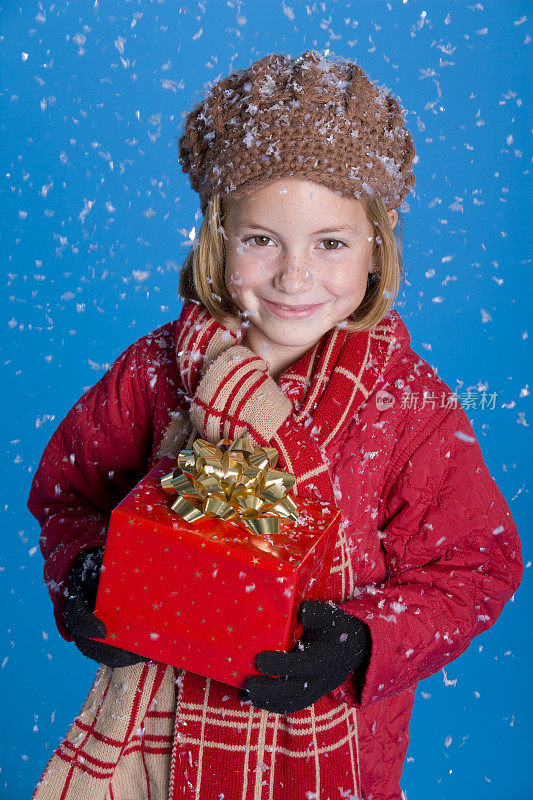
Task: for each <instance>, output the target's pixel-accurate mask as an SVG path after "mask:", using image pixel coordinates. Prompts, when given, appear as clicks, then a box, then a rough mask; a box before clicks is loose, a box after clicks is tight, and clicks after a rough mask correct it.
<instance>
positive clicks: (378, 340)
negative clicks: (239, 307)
mask: <svg viewBox="0 0 533 800" xmlns="http://www.w3.org/2000/svg"><path fill="white" fill-rule="evenodd" d="M398 325H399V326H400V328H403V327H404V326H403V323H402V322H401V320H400V317H399V315H398V313H397V312H396V311H394V310H393V311H390V312H389V314H388V315H387V316H386V317H385V318H384V319H383V320H382V321H381V322H380V323H379V324H378V325H376V326H375V327H374V328H373V329H372V330H370V331H365V332H359V333H347V332H346V331H345V330H342V329H339V328H333V329H331V330H330V331H328V332H327V333H326V334H324V336H323V337H322V338H321V340H320V341H319V342H318V343H317V344H316V345H315V346H314V347H312V348H311V349H310V350H309V351H308V352H307V353H306V354H305V355H304V356H303V357H302V358H301V359H300V360H298V361H297V362H296V363H295V364H294V365H292V366H291V367H290V368H288V369H287V370H285V371H284V372H283V373H282V375H281V376H280V378H279V381H278V387H279V397H278V398H277V399H276V397H275V393H273V395H272V397H273V398H274V400H272V397H270V398H269V400H270V402H274V405H276V404H277V405H276V408H278V409H281V413H280V414H279V415H278V419H279V422H280V424H279V428H277V430H275V431H274V433H273V435H272V437H271V439H270V444H271V445H272V446H274V447H276V448H277V449H278V452H279V458H280V468H283V469H287V470H289V471H290V472H292V473H294V474H295V475H296V476H297V481H296V484H295V489H294V491H295V493H297V494H300V495H301V496H307V497H312V498H314V499H321V500H324V501H328V502H334V500H335V494H334V489H333V487H332V484H331V479H330V473H329V469H328V460H327V456H326V448H327V447H328V446H329V445H330V444H331V443H334V442H335V441H336V440H338V439H342V436H343V432H344V431H345V428H346V427H347V426H348V425H349V424H350V422H351V420H352V419H353V417H354V414H355V413H356V412H357V410H358V409H359V408H360V406H361V405H362V403H364V402H365V401H366V400H367V399H368V398H369V396H370V395H371V394H372V392H373V391H374V389H375V387H376V384H377V382H378V381H379V380H380V378H381V377H382V375H383V372H384V370H385V369H386V367H387V365H388V363H389V360H390V357H391V354H392V352H393V351H394V349H395V345H396V339H397V337H396V335H395V333H396V334H397V333H398ZM177 330H178V335H177V340H176V358H177V361H178V365H179V369H180V376H181V386H180V387H179V390H178V394H179V395H180V397H179V404H178V409H177V410H175V411H174V412H171V414H170V419H169V423H168V425H167V428H166V430H165V432H164V434H163V437H162V439H161V440H160V441H159V445H158V446H156V447H155V449H154V452H153V454H152V458H151V460H150V463H149V464H148V465H147V467H150V466H152V465H153V464H155V463H156V462H157V460H158V459H159V458H161V457H162V456H163V455H164V454H165V453H169V452H170V453H173V454H174V455H177V453H178V452H179V450H180V449H182V448H183V447H190V446H191V445H192V442H193V441H194V440H195V439H196V438H198V436H202V438H203V434H204V431H202V430H198V429H194V428H192V426H191V423H190V421H189V419H188V413H187V406H188V405H189V404H191V405H192V404H193V403H194V402H195V398H196V399H197V400H198V399H199V398H198V392H199V391H200V389H201V386H202V382H203V376H204V377H205V376H207V375H208V374H210V370H211V369H212V368H214V373H213V374H212V375H211V377H212V378H213V380H212V381H209V380H208V381H207V383H210V387H209V388H207V389H205V386H204V389H205V391H204V393H203V400H202V402H203V403H204V404H205V405H206V407H207V408H211V407H212V405H213V404H214V409H215V411H216V397H217V396H218V394H217V392H218V388H219V387H217V386H216V383H217V381H218V380H220V383H224V382H225V381H228V380H229V381H232V380H237V383H238V386H239V387H242V386H244V385H246V382H247V380H248V379H250V380H251V381H252V384H253V381H254V380H255V379H254V378H253V376H252V378H250V376H249V375H248V376H246V375H244V376H243V375H238V376H237V378H235V376H231V377H230V376H228V374H227V373H226V372H224V368H223V367H221V365H223V364H224V363H225V362H224V353H229V354H230V355H231V352H230V351H231V350H232V349H233V348H235V347H240V346H241V342H242V331H241V329H240V328H239V327H236V326H235V325H233V324H231V323H228V325H221V324H220V323H217V322H216V321H215V320H213V319H212V318H211V317H210V315H209V314H208V312H207V311H206V309H205V308H204V307H203V306H200V305H198V304H195V303H187V304H186V305H185V307H184V308H183V311H182V313H181V315H180V319H179V321H178V328H177ZM250 355H251V356H252V358H251V364H252V366H253V368H254V369H253V371H254V372H257V368H258V363H257V362H258V361H260V359H257V358H255V361H254V357H253V354H251V353H250ZM219 359H221V361H220V360H219ZM217 362H218V363H217ZM221 369H222V371H220V370H221ZM245 369H246V368H245ZM260 371H261V370H260ZM234 389H235V387H230V390H231V391H230V393H229V394H230V395H231V392H232V391H233V390H234ZM238 390H240V389H235V391H238ZM200 393H201V392H200ZM252 395H253V391H252V392H247V398H248V399H247V401H246V403H248V402H249V400H250V397H251V396H252ZM206 398H207V399H206ZM287 398H288V399H289V400H290V402H291V405H292V413H289V415H288V416H286V413H285V412H286V409H287V405H286V399H287ZM246 403H245V404H244V406H243V404H241V406H240V408H241V411H242V408H243V407H245V405H246ZM249 407H250V408H252V412H251V413H252V416H253V414H254V412H253V407H251V406H249ZM228 413H229V415H230V419H229V422H228V424H233V425H234V429H235V430H236V431H237V433H238V432H239V430H240V429H239V425H240V424H243V423H244V425H245V427H246V428H247V429H248V431H250V430H251V432H252V433H253V437H252V438H255V441H256V443H261V434H260V432H258V431H257V429H256V426H254V425H253V421H252V424H250V421H249V420H246V419H244V420H242V419H240V418H238V419H231V409H229V411H228ZM273 419H275V414H274V417H273ZM259 427H260V426H259ZM339 537H341V534H339ZM337 546H338V547H339V548H340V549H342V547H343V543H342V540H341V538H339V542H338V544H337ZM347 561H348V558H346V557H345V553H344V550H343V551H342V560H341V562H342V565H343V566H342V567H341V568H339V569H343V570H344V571H346V576H344V574H343V576H342V585H343V586H344V585H345V583H346V586H347V588H346V594H347V597H349V596H350V594H351V593H352V592H353V588H354V587H353V575H352V576H351V577H350V579H349V580H348V572H349V571H348V568H347V567H346V566H344V565H345V564H346V563H347ZM345 578H346V580H345ZM309 741H313V742H314V755H312V756H311V757H309V752H308V748H309V744H308V743H309ZM319 752H320V753H322V754H323V756H324V755H325V757H326V762H324V763H325V766H326V767H327V769H325V768H324V763H323V762H321V761H320V759H319V756H318V753H319ZM304 755H305V756H306V757H305V758H302V756H304ZM266 761H268V762H269V770H270V780H269V781H266V780H264V779H263V769H264V768H265V764H264V762H266ZM321 763H322V768H321ZM334 765H337V766H336V767H335V768H334ZM339 765H340V766H339ZM274 768H275V769H276V774H277V775H278V776H281V777H282V776H286V780H287V781H290V784H289V785H290V786H291V789H290V792H293V793H294V796H305V791H306V790H308V791H309V793H310V794H309V796H315V797H316V798H317V800H318V798H321V797H323V796H324V797H326V796H329V795H330V794H331V796H332V797H333V796H338V791H339V775H342V774H344V775H345V777H346V781H345V783H346V785H345V788H346V791H347V792H348V793H347V794H346V796H350V795H352V796H354V797H359V796H360V783H361V779H360V769H359V746H358V733H357V713H356V710H355V709H354V708H351V707H350V706H349V705H347V704H346V703H342V702H341V703H339V702H338V701H337V700H335V699H334V698H333V697H332V696H331V695H326V696H325V697H324V698H322V699H321V700H320V701H318V702H317V703H315V704H314V705H313V706H311V707H310V708H309V709H304V710H303V711H300V712H295V713H294V714H291V715H289V716H287V717H285V716H283V715H278V714H271V713H269V712H266V711H262V710H257V709H254V708H253V707H250V706H249V705H244V706H243V705H242V704H241V703H240V702H239V701H238V700H237V699H236V690H234V689H233V688H231V687H228V686H225V685H224V684H220V683H218V682H216V681H211V680H209V679H206V678H203V677H201V676H198V675H194V674H192V673H189V672H186V671H183V670H180V669H177V668H174V667H170V666H167V665H164V664H158V663H155V662H150V663H148V664H146V663H143V664H136V665H134V666H132V667H124V668H121V669H115V670H112V669H110V668H109V667H106V666H100V668H99V669H98V672H97V674H96V678H95V681H94V683H93V686H92V688H91V690H90V692H89V695H88V697H87V700H86V702H85V704H84V706H83V708H82V710H81V712H80V714H79V715H78V716H77V718H76V719H75V721H74V722H73V724H72V726H71V728H70V730H69V731H68V733H67V736H66V738H65V739H64V741H63V742H62V743H61V744H60V745H59V747H58V748H57V750H56V751H55V753H54V754H53V756H52V758H51V759H50V761H49V763H48V766H47V767H46V770H45V772H44V774H43V776H42V778H41V780H40V782H39V784H38V786H37V788H36V790H35V793H34V799H35V800H78V798H80V797H87V798H90V799H91V800H133V799H134V798H135V800H140V798H152V799H154V798H158V800H160V798H165V800H166V798H169V800H177V798H195V800H202V798H209V800H211V798H215V797H218V796H219V794H220V786H221V785H222V784H223V785H224V792H223V794H224V797H225V800H236V798H239V800H263V799H265V800H266V798H269V800H281V798H283V797H287V796H289V795H288V794H287V793H286V792H285V790H284V789H279V788H275V786H274ZM222 775H223V776H224V777H221V776H222ZM328 775H329V778H328ZM277 780H278V783H280V780H281V778H280V777H278V779H277ZM328 780H329V783H328ZM280 785H281V786H283V782H281V784H280ZM313 791H314V792H315V794H314V795H313ZM322 792H326V793H325V794H322Z"/></svg>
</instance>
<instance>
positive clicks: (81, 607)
mask: <svg viewBox="0 0 533 800" xmlns="http://www.w3.org/2000/svg"><path fill="white" fill-rule="evenodd" d="M103 556H104V548H103V547H98V548H95V549H94V550H89V551H87V552H85V553H81V554H80V555H79V556H78V557H77V558H76V559H75V561H74V563H73V565H72V569H71V572H70V593H69V596H68V597H67V600H66V602H65V611H64V620H65V626H66V628H67V630H68V632H69V633H70V635H71V636H72V638H73V640H74V644H75V645H76V647H77V648H78V650H79V651H80V652H81V653H83V655H84V656H86V657H87V658H92V659H94V661H97V662H98V663H99V664H106V665H107V666H108V667H113V668H115V667H129V666H131V665H132V664H137V663H138V662H139V661H149V660H150V659H148V658H144V656H138V655H136V654H135V653H130V652H129V651H128V650H122V649H120V648H119V647H113V646H112V645H109V644H104V643H103V642H94V641H93V640H92V638H91V637H93V636H97V637H98V638H100V639H104V638H105V636H106V635H107V632H106V627H105V624H104V623H103V622H102V620H100V619H98V617H96V616H95V615H94V614H93V613H92V612H93V610H94V606H95V603H96V593H97V590H98V580H99V577H100V569H101V567H102V559H103Z"/></svg>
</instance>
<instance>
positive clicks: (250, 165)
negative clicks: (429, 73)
mask: <svg viewBox="0 0 533 800" xmlns="http://www.w3.org/2000/svg"><path fill="white" fill-rule="evenodd" d="M403 123H404V117H403V112H402V108H401V107H400V105H399V103H398V101H397V100H396V99H395V98H394V97H393V96H392V95H391V94H390V92H389V91H388V90H387V89H386V88H385V87H383V86H379V85H377V84H376V83H375V82H373V81H371V80H370V79H369V78H368V77H367V75H366V74H365V72H364V70H363V69H362V68H361V67H360V66H358V65H357V64H356V63H354V62H353V61H350V60H348V59H346V58H343V57H341V56H336V57H330V58H325V57H324V56H322V55H321V54H320V53H319V52H318V51H317V50H307V51H306V52H304V53H303V54H302V55H301V56H300V57H299V58H296V59H294V58H292V57H290V56H287V55H283V54H277V53H271V54H270V55H267V56H265V57H264V58H261V59H260V60H259V61H256V62H255V63H254V64H252V65H251V66H250V67H248V68H246V69H240V70H238V71H237V72H234V73H233V74H232V75H229V76H228V77H226V78H223V79H220V80H218V81H216V82H215V83H214V85H213V86H212V88H211V90H210V91H209V92H208V93H207V95H206V96H205V97H204V99H203V100H202V101H200V102H199V103H198V104H197V105H196V106H195V107H194V108H193V109H192V111H190V113H189V114H188V115H187V116H186V120H185V124H184V129H183V134H182V136H181V137H180V139H179V143H178V144H179V163H180V165H181V167H182V170H183V172H185V173H188V174H189V175H190V181H191V187H192V188H193V190H194V191H196V192H198V193H199V195H200V202H201V208H202V213H204V214H205V212H206V210H207V205H208V201H209V199H210V197H211V196H212V195H214V194H219V195H221V197H222V199H224V198H225V197H226V198H229V197H231V198H232V199H235V200H236V199H238V198H240V197H242V196H243V195H244V194H248V193H249V192H251V191H254V190H256V189H258V188H259V187H260V186H261V185H263V184H264V183H266V182H269V181H272V180H276V179H279V178H283V177H287V176H291V175H292V176H295V177H300V178H303V179H307V180H309V181H313V182H315V183H320V184H323V185H325V186H327V187H328V188H330V189H332V190H333V191H336V192H339V193H340V194H341V195H342V196H344V197H354V198H358V199H359V198H362V197H371V196H372V195H374V194H379V195H380V196H381V198H382V199H383V202H384V203H385V207H386V208H387V210H391V209H393V208H396V207H397V206H399V205H400V204H401V203H402V202H403V200H404V198H405V197H406V195H407V194H408V192H409V190H410V188H411V187H412V186H413V185H414V183H415V177H414V175H413V171H412V164H413V158H414V156H415V148H414V144H413V140H412V138H411V135H410V133H409V131H408V130H407V129H406V128H404V126H403Z"/></svg>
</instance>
